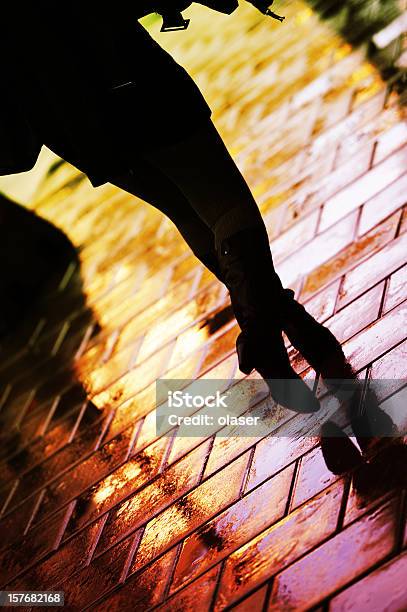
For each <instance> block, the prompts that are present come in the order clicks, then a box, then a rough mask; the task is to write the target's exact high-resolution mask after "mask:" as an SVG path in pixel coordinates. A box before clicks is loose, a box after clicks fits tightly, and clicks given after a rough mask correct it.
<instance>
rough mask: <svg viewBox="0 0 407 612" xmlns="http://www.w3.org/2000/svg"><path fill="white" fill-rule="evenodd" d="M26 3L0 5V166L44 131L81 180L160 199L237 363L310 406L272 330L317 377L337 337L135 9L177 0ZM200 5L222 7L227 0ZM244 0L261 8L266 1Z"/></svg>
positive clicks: (336, 353) (302, 406) (328, 368)
mask: <svg viewBox="0 0 407 612" xmlns="http://www.w3.org/2000/svg"><path fill="white" fill-rule="evenodd" d="M28 4H29V6H26V5H24V8H21V6H20V5H19V4H18V3H14V4H12V3H7V7H6V8H5V9H2V13H3V15H2V17H3V32H2V37H1V41H0V45H1V47H2V49H1V50H2V62H3V64H4V66H2V75H3V73H4V77H3V76H2V80H3V82H4V83H5V82H7V86H6V88H5V90H4V92H3V94H2V96H3V98H2V99H3V104H4V105H8V109H9V113H10V116H14V118H15V121H16V122H17V123H18V126H19V128H18V136H19V138H18V139H16V138H14V139H11V140H12V142H13V143H14V146H11V145H10V146H9V148H8V149H7V148H5V147H4V146H3V147H2V148H3V151H2V152H1V153H0V155H1V158H0V168H3V173H6V172H11V171H13V168H14V171H17V170H19V169H20V170H21V169H27V165H30V164H31V165H32V164H33V163H34V162H35V159H36V156H37V154H38V151H39V149H40V147H41V146H42V145H43V144H45V145H47V146H48V147H49V148H50V149H51V150H53V151H54V152H55V153H56V154H58V155H59V156H61V157H62V158H64V159H65V160H67V161H68V162H70V163H71V164H73V165H75V166H77V167H78V168H79V169H80V170H82V171H83V172H85V173H86V174H87V175H88V177H89V179H90V181H91V182H92V184H93V185H94V186H98V185H101V184H103V183H106V182H110V183H113V184H115V185H117V186H119V187H121V188H123V189H125V190H127V191H128V192H130V193H132V194H135V195H137V196H138V197H140V198H142V199H144V200H146V201H147V202H149V203H151V204H152V205H153V206H155V207H157V208H158V209H160V210H161V211H162V212H163V213H164V214H166V215H167V216H168V217H169V218H170V219H171V220H172V221H173V222H174V223H175V225H176V226H177V228H178V230H179V231H180V233H181V234H182V236H183V237H184V239H185V240H186V241H187V243H188V244H189V246H190V247H191V249H192V251H193V252H194V253H195V255H196V256H197V257H198V258H199V259H200V260H201V261H202V262H203V263H204V264H205V265H206V266H207V267H208V268H209V269H210V270H212V271H213V272H214V273H215V274H216V275H217V276H218V278H219V279H220V280H221V281H222V282H224V283H225V285H226V286H227V288H228V290H229V292H230V297H231V302H232V307H233V310H234V314H235V316H236V319H237V321H238V323H239V326H240V328H241V330H242V331H241V334H240V335H239V337H238V339H237V353H238V359H239V366H240V369H241V371H242V372H244V373H246V374H248V373H250V372H251V371H252V370H253V369H256V370H257V371H258V372H259V373H260V375H261V376H262V377H263V378H264V379H266V380H267V381H268V384H269V386H270V389H271V393H272V395H273V397H274V399H275V400H277V401H278V402H279V403H281V404H282V405H285V406H288V407H290V408H292V409H294V410H298V411H301V412H312V411H316V410H317V409H318V408H319V403H318V401H317V400H316V399H315V397H314V395H313V394H312V393H311V391H310V390H309V388H308V387H307V386H306V384H305V383H304V382H303V381H302V380H301V379H300V377H299V376H298V375H297V374H296V373H295V372H294V370H293V369H292V367H291V365H290V362H289V358H288V355H287V351H286V349H285V346H284V341H283V337H282V331H285V332H286V334H287V336H288V338H289V339H290V341H291V342H292V344H293V345H294V347H296V348H297V349H298V350H299V351H300V352H301V353H302V355H303V356H304V358H305V359H306V360H307V361H308V362H309V364H310V365H311V366H312V367H313V368H314V369H315V370H317V371H318V372H320V373H321V374H322V375H323V376H326V377H333V378H335V377H337V374H336V373H335V372H334V371H333V370H334V366H335V364H338V363H339V364H341V363H343V361H344V357H343V353H342V350H341V347H340V345H339V344H338V342H337V341H336V339H335V338H334V336H333V335H332V334H331V332H330V331H329V330H328V329H326V328H325V327H323V326H322V325H320V324H318V323H317V322H316V321H315V320H314V319H313V318H312V317H311V316H310V315H309V314H307V313H306V311H305V310H304V308H303V307H302V306H301V305H300V304H298V303H297V302H296V301H295V300H294V293H293V291H291V290H286V289H284V288H283V286H282V284H281V281H280V279H279V277H278V275H277V274H276V272H275V270H274V266H273V261H272V257H271V253H270V248H269V241H268V236H267V231H266V228H265V225H264V223H263V220H262V217H261V214H260V212H259V209H258V207H257V204H256V202H255V200H254V198H253V195H252V194H251V192H250V189H249V187H248V186H247V184H246V182H245V180H244V178H243V177H242V175H241V173H240V172H239V170H238V168H237V166H236V165H235V163H234V161H233V160H232V158H231V156H230V155H229V153H228V151H227V149H226V147H225V145H224V143H223V141H222V139H221V137H220V136H219V134H218V132H217V131H216V129H215V127H214V125H213V124H212V122H211V119H210V116H211V110H210V109H209V107H208V105H207V103H206V102H205V100H204V98H203V96H202V94H201V93H200V91H199V89H198V88H197V86H196V85H195V83H194V82H193V81H192V79H191V78H190V77H189V76H188V74H187V73H186V72H185V70H184V69H183V68H182V67H181V66H179V65H178V64H177V63H176V62H175V61H174V60H173V59H172V57H171V56H170V55H169V54H168V53H167V52H165V51H164V50H163V49H162V48H161V47H160V46H159V45H158V44H157V43H156V42H155V41H154V40H153V39H152V38H151V37H150V35H149V34H148V33H147V31H146V30H145V29H144V28H143V27H142V26H141V24H140V23H139V22H138V21H137V20H138V18H140V17H141V16H144V15H145V14H146V13H149V12H151V11H152V10H157V11H158V12H159V11H160V10H161V12H164V13H165V12H166V11H167V13H168V11H169V10H171V11H173V13H174V11H175V13H176V14H178V13H177V9H178V8H179V9H183V8H185V7H186V6H188V5H189V4H190V3H189V2H181V1H174V2H171V1H166V2H154V1H151V2H132V3H124V2H120V1H116V2H113V3H100V2H96V1H95V0H86V2H79V1H78V0H76V1H75V0H73V1H71V2H66V3H63V4H60V3H58V4H56V3H55V2H50V1H38V2H35V3H34V2H33V3H28ZM201 4H206V5H208V6H210V7H211V8H214V9H215V10H219V11H221V12H225V13H231V12H233V10H234V9H235V8H236V7H237V5H238V2H237V0H232V1H229V0H226V1H221V0H219V1H218V2H216V1H212V2H210V1H209V0H208V1H207V2H201ZM252 4H255V5H256V4H257V5H258V7H260V8H261V9H262V10H265V7H266V4H267V3H265V2H252ZM163 5H165V6H164V8H163ZM160 7H161V8H160ZM277 17H278V16H277ZM3 68H4V70H3ZM2 85H3V83H2ZM16 115H18V116H19V120H18V117H16ZM0 129H1V128H0ZM3 129H4V126H3ZM9 141H10V139H9ZM3 142H4V139H3ZM16 142H19V143H20V145H21V146H20V148H19V147H18V146H16V145H15V143H16ZM23 145H25V146H23ZM23 149H24V150H23ZM7 154H8V157H7ZM13 154H14V156H15V160H17V161H15V164H14V166H13ZM19 155H20V157H21V163H20V167H18V165H19V164H18V158H19ZM4 159H5V160H6V161H4ZM30 160H31V161H30ZM300 265H301V262H299V266H300Z"/></svg>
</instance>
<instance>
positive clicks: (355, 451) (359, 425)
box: [321, 375, 407, 505]
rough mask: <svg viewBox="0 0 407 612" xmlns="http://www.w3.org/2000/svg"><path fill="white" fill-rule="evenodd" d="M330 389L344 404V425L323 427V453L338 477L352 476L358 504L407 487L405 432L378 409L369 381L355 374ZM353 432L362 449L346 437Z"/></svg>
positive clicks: (329, 467) (334, 424)
mask: <svg viewBox="0 0 407 612" xmlns="http://www.w3.org/2000/svg"><path fill="white" fill-rule="evenodd" d="M335 383H336V384H332V385H331V391H332V393H333V394H334V395H335V396H336V397H338V398H339V399H340V400H342V401H343V402H344V403H343V411H344V413H343V419H344V422H345V424H346V425H345V426H344V427H340V426H339V425H338V424H336V423H335V422H334V421H333V420H329V421H327V422H326V423H324V424H323V426H322V428H321V450H322V454H323V457H324V460H325V463H326V466H327V468H328V469H329V470H330V471H331V472H332V473H333V474H336V475H338V476H339V475H343V474H346V473H350V474H351V476H352V484H353V487H354V490H355V492H356V494H357V496H358V502H359V503H360V505H365V504H366V503H369V502H370V501H373V500H375V499H379V498H380V497H382V496H384V495H386V494H387V493H389V492H391V491H394V490H398V489H404V488H405V487H406V486H407V470H406V467H407V446H406V445H405V443H404V435H405V433H406V432H405V431H398V429H397V427H396V425H395V424H394V422H393V420H392V419H391V417H390V416H389V415H388V414H386V412H385V411H384V410H383V409H382V408H381V407H380V404H379V401H378V398H377V395H376V392H375V389H374V386H373V385H372V384H371V381H360V380H358V378H357V377H356V375H355V376H354V378H352V377H349V378H348V379H342V380H341V381H339V380H337V381H335ZM345 429H347V430H350V432H351V434H352V435H354V436H355V438H356V441H357V443H358V446H359V448H357V447H356V446H355V444H354V443H353V442H352V440H351V439H350V437H349V436H348V435H347V433H345V431H344V430H345Z"/></svg>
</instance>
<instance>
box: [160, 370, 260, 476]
mask: <svg viewBox="0 0 407 612" xmlns="http://www.w3.org/2000/svg"><path fill="white" fill-rule="evenodd" d="M205 380H207V377H205ZM215 380H216V378H215ZM195 389H196V387H195ZM215 389H216V390H219V391H220V392H224V391H225V390H226V389H228V390H227V392H228V405H229V406H233V414H235V415H236V416H240V415H242V414H246V413H247V414H249V413H250V414H255V415H256V416H260V417H263V418H264V417H265V416H266V415H265V414H264V412H263V411H262V412H261V414H259V413H258V408H257V406H258V402H259V401H261V399H263V398H264V397H265V396H268V389H267V387H266V385H264V384H259V380H258V378H257V377H256V378H251V377H247V378H245V379H244V381H243V382H238V383H236V384H234V385H232V386H230V387H228V385H227V382H226V383H225V381H222V380H219V384H216V386H213V387H212V389H211V392H214V391H215ZM188 412H190V413H191V414H192V413H194V415H200V414H205V413H206V412H207V409H205V408H204V409H202V410H196V409H195V410H194V409H192V410H191V411H188ZM185 414H186V413H185ZM263 422H264V421H263V419H262V423H263ZM205 430H206V434H205V436H204V437H195V436H194V437H189V436H188V435H186V431H185V428H184V429H183V427H182V426H181V427H179V428H178V430H177V435H176V436H175V438H174V442H173V444H172V448H171V452H170V454H169V457H168V462H169V463H172V462H173V461H175V460H176V459H177V458H179V457H181V456H182V455H184V454H186V452H187V451H188V450H190V449H192V448H194V447H195V446H197V445H198V444H199V443H200V442H201V441H203V440H204V439H205V437H210V435H212V434H214V433H216V432H217V431H218V430H219V431H218V434H217V435H218V436H219V437H223V438H224V437H226V438H230V437H232V436H233V437H239V436H240V435H242V436H244V434H245V433H246V427H244V426H243V427H240V428H237V427H222V428H221V427H220V426H219V425H218V424H217V423H216V422H215V423H214V425H213V427H207V428H205ZM206 473H208V472H207V470H206Z"/></svg>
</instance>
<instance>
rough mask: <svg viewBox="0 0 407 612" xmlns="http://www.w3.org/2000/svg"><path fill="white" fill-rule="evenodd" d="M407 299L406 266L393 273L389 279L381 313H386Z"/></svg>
mask: <svg viewBox="0 0 407 612" xmlns="http://www.w3.org/2000/svg"><path fill="white" fill-rule="evenodd" d="M406 298H407V265H405V266H403V267H402V268H400V269H399V270H397V271H396V272H394V273H393V274H392V275H391V276H390V279H389V284H388V286H387V291H386V297H385V300H384V305H383V311H384V312H388V311H389V310H391V309H392V308H394V307H395V306H397V305H398V304H400V303H401V302H402V301H403V300H405V299H406Z"/></svg>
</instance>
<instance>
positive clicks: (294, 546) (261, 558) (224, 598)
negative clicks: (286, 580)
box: [215, 483, 343, 610]
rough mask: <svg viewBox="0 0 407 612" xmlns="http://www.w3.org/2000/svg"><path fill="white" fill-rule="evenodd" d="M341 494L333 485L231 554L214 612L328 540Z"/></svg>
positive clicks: (336, 485) (340, 487)
mask: <svg viewBox="0 0 407 612" xmlns="http://www.w3.org/2000/svg"><path fill="white" fill-rule="evenodd" d="M342 492H343V486H342V484H341V483H336V484H335V485H334V486H333V487H331V488H330V489H329V490H327V491H325V492H324V493H322V494H320V495H319V496H317V497H315V498H314V499H313V500H312V501H310V502H309V504H306V505H305V506H302V507H301V508H299V509H298V510H296V511H295V512H293V513H292V514H290V515H289V516H287V517H286V518H285V519H284V520H283V521H280V522H279V523H277V524H276V525H275V526H273V527H270V528H269V529H267V530H266V531H265V532H263V533H262V534H260V535H259V536H257V537H256V538H254V539H253V540H252V541H251V542H248V543H247V544H245V545H244V546H242V547H241V548H240V549H238V550H237V551H236V552H234V553H232V554H231V555H230V556H229V557H228V559H227V561H226V563H225V566H224V571H223V573H222V576H221V580H220V586H219V591H218V598H217V601H216V604H215V610H221V609H223V608H224V607H226V606H227V605H230V604H231V603H233V602H234V601H236V600H237V599H239V598H240V597H242V596H243V595H244V594H245V593H247V592H249V591H251V590H253V589H254V588H256V586H258V585H260V584H261V583H262V582H264V581H265V580H266V579H267V578H269V577H271V576H273V575H274V574H276V573H277V572H279V571H281V570H282V569H283V568H284V567H286V566H287V565H289V564H290V563H293V562H294V561H295V560H296V559H298V558H299V557H300V556H301V555H303V554H304V553H305V552H307V551H308V550H310V549H311V548H313V547H314V546H316V545H317V544H319V543H320V542H321V541H322V540H324V539H325V538H327V537H328V536H330V535H331V534H332V533H333V531H334V530H335V528H336V523H337V520H338V513H339V507H340V504H341V498H342Z"/></svg>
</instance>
